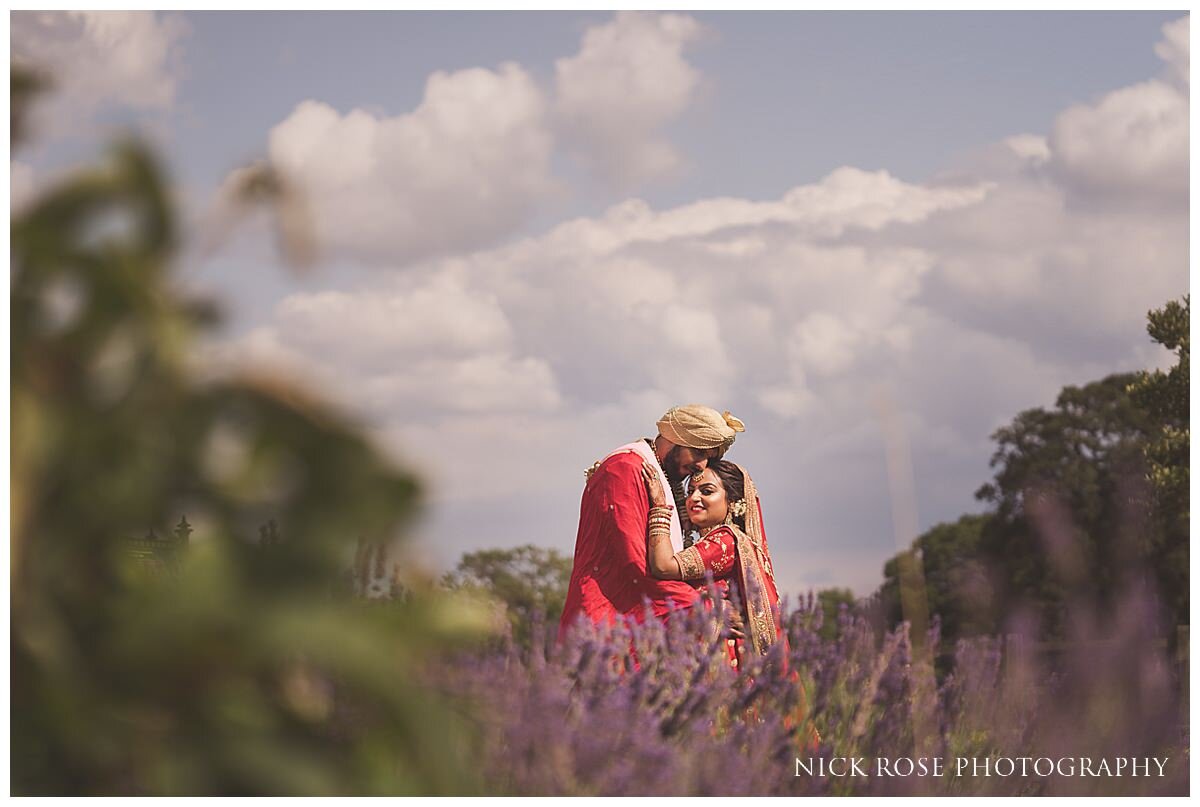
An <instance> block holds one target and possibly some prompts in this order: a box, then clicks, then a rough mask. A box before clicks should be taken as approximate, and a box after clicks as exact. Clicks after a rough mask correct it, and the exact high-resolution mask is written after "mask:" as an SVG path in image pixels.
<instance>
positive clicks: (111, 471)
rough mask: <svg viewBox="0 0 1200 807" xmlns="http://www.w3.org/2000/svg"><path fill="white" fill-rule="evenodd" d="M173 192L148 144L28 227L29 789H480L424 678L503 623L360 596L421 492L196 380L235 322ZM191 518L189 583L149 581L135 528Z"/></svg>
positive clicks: (243, 393)
mask: <svg viewBox="0 0 1200 807" xmlns="http://www.w3.org/2000/svg"><path fill="white" fill-rule="evenodd" d="M22 86H23V85H20V84H19V82H18V81H17V80H14V86H13V102H14V106H17V105H19V103H20V101H21V100H22V98H23V97H24V96H22V94H21V92H20V91H19V90H21V88H22ZM21 115H22V113H21V111H20V110H17V111H14V118H13V120H14V122H15V121H17V120H18V119H20V118H21ZM14 126H15V124H14ZM170 196H171V193H170V189H169V188H168V187H167V186H166V185H165V184H164V182H163V179H162V171H161V169H160V168H159V167H158V165H157V164H156V163H155V161H154V159H153V158H152V157H151V156H150V155H149V154H148V153H147V152H146V150H145V149H143V148H141V147H139V146H137V145H134V144H126V145H123V146H121V147H119V148H117V149H116V150H115V151H114V152H113V153H112V154H111V156H110V158H109V159H108V160H107V161H106V162H105V163H104V164H103V165H101V166H98V167H96V168H92V169H88V170H84V171H81V172H80V173H79V174H77V175H76V176H73V177H71V178H68V179H67V180H66V181H64V182H63V183H62V184H60V185H58V186H57V187H55V188H53V189H51V190H50V191H48V192H47V193H46V194H45V195H43V196H42V197H41V198H40V199H38V200H36V201H35V202H34V203H33V204H32V205H31V206H30V207H29V208H28V209H27V210H26V212H24V213H23V214H22V215H21V216H20V217H19V218H17V219H14V221H13V222H12V231H11V233H12V242H11V243H12V252H11V256H12V280H11V294H12V305H11V315H12V323H11V338H12V353H11V382H12V387H11V410H12V431H11V435H12V454H11V462H12V481H11V501H12V507H11V518H12V533H11V570H12V572H11V584H12V592H11V608H12V610H11V654H12V655H11V690H10V694H11V702H12V712H11V741H12V749H13V751H12V758H11V764H12V769H11V770H12V773H11V777H12V778H11V788H12V791H13V792H14V793H16V794H165V795H182V794H187V795H203V794H308V795H319V794H394V793H448V792H460V793H461V792H472V791H473V790H474V789H475V787H476V784H475V783H474V782H473V780H472V778H471V775H470V771H471V767H470V765H469V764H465V763H464V761H463V760H460V759H458V758H457V756H456V754H457V750H456V749H458V748H460V747H461V746H460V744H459V742H458V740H457V738H458V736H459V732H458V726H457V724H456V720H455V718H454V716H453V715H452V714H451V713H450V712H448V711H447V710H446V709H445V708H443V706H442V705H441V704H440V703H439V702H438V701H437V700H435V699H433V698H431V697H430V695H429V694H428V692H427V691H426V690H425V689H424V688H423V687H421V686H420V684H419V683H418V681H419V672H420V668H421V662H422V660H423V659H425V658H428V657H429V656H430V654H432V653H434V652H435V651H437V650H438V649H439V648H442V647H444V646H446V644H447V642H448V641H449V640H450V639H451V638H452V637H454V636H459V635H465V634H469V633H470V632H471V631H474V630H475V629H476V628H477V627H478V625H479V615H478V614H477V613H476V612H474V611H464V610H461V609H458V608H457V607H455V606H453V605H450V604H447V603H445V602H443V601H442V600H441V599H435V598H432V597H430V596H423V597H413V598H411V600H410V601H409V602H407V603H406V604H404V605H403V607H401V606H396V607H389V608H373V607H370V606H369V605H365V604H359V603H356V602H355V601H353V600H350V599H345V598H342V599H339V598H338V597H336V596H335V592H336V591H337V586H338V581H339V575H340V573H341V572H342V570H343V569H344V568H345V567H346V565H347V564H348V563H349V560H350V556H351V555H352V554H353V549H354V547H353V544H352V542H353V541H354V539H355V537H356V536H358V535H367V536H371V537H372V538H373V539H374V540H384V539H387V538H389V537H391V536H392V535H393V534H396V533H397V531H398V530H402V528H403V527H404V526H405V525H406V524H407V523H408V522H409V521H410V520H411V518H412V516H413V514H414V513H415V512H416V509H417V505H418V500H419V492H420V488H419V486H418V484H417V481H416V480H415V479H414V478H413V477H412V476H411V475H409V474H407V473H404V472H402V471H399V470H397V469H395V468H394V467H392V466H391V465H390V464H389V463H388V462H386V461H385V460H384V459H383V458H381V457H380V456H379V455H378V454H377V453H376V452H375V451H374V450H372V448H371V447H370V446H369V445H368V444H367V443H366V442H365V441H364V440H363V438H362V437H360V436H359V434H358V432H357V431H356V429H355V428H354V427H353V426H352V425H351V424H349V423H347V422H345V421H342V420H340V419H339V418H338V417H337V416H335V415H333V414H332V413H331V411H330V410H329V409H327V408H325V407H323V406H322V405H320V404H319V403H318V402H316V401H314V400H312V399H310V398H308V397H307V396H305V395H304V394H302V393H301V392H300V391H298V390H296V389H294V388H291V387H289V386H286V385H283V384H280V383H279V382H277V381H267V380H264V379H257V378H244V379H241V380H237V381H223V382H215V383H208V384H199V383H196V382H194V381H192V380H191V378H190V377H189V371H188V365H187V363H186V359H187V356H188V349H189V346H190V344H191V338H192V336H193V334H194V333H195V332H196V331H197V329H198V328H200V327H203V325H204V324H205V323H206V322H208V321H211V316H210V315H211V308H209V307H205V306H198V305H196V304H193V303H189V302H185V301H183V300H181V299H179V298H178V296H177V294H176V293H175V292H174V291H173V289H172V287H171V285H170V280H169V271H170V268H171V263H172V261H173V259H174V258H175V255H176V253H177V249H178V246H179V242H180V237H179V231H178V227H177V221H176V216H175V214H174V211H173V210H172V207H171V205H170V203H169V199H170ZM184 512H186V513H187V515H188V518H189V519H191V520H192V522H194V523H195V525H196V537H195V538H192V539H190V541H189V546H188V550H187V557H186V560H185V562H183V563H182V565H181V567H180V569H179V570H178V574H175V575H171V576H168V577H163V576H154V575H145V574H139V573H138V571H137V569H136V568H134V567H133V566H132V565H131V564H130V563H129V562H128V553H127V552H126V549H127V544H128V537H129V536H136V535H141V534H143V533H144V532H145V530H146V528H147V526H148V525H167V524H170V523H172V522H173V521H174V519H176V518H178V517H179V515H180V514H181V513H184ZM268 516H269V517H271V518H274V519H277V520H278V522H279V524H280V528H281V532H282V533H283V534H284V535H285V536H286V543H285V545H284V546H285V547H286V551H275V552H269V553H267V552H263V551H261V550H260V549H259V547H258V546H257V545H256V543H255V540H254V539H255V528H256V526H257V525H258V524H261V523H262V522H263V521H264V520H265V518H267V517H268ZM186 526H187V528H188V529H190V526H191V525H190V524H188V525H186ZM184 527H185V524H184V523H182V522H181V524H180V529H181V530H183V529H184ZM281 548H282V547H281Z"/></svg>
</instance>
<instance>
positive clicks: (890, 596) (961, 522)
mask: <svg viewBox="0 0 1200 807" xmlns="http://www.w3.org/2000/svg"><path fill="white" fill-rule="evenodd" d="M987 521H988V516H983V515H965V516H962V517H961V518H959V519H958V520H957V521H954V522H948V523H942V524H937V525H934V526H933V527H931V528H930V529H929V530H927V531H925V532H924V533H922V534H921V535H919V536H918V537H917V538H916V540H914V541H913V543H912V546H911V547H910V548H909V549H906V550H905V551H904V552H901V553H899V554H897V555H895V556H894V557H892V558H891V559H890V560H888V561H887V563H885V564H884V567H883V576H884V581H883V585H882V586H881V587H880V589H879V592H878V595H877V596H878V600H879V607H881V609H882V611H883V615H884V619H885V621H886V624H887V625H889V626H890V625H895V624H897V623H898V622H900V621H901V620H903V619H904V614H903V610H902V608H901V601H900V587H901V574H900V571H901V567H900V564H901V563H902V562H904V561H905V560H908V561H909V562H911V563H914V564H919V565H920V568H921V570H922V572H923V578H924V581H925V593H926V596H927V598H928V603H929V614H930V616H933V615H937V616H939V617H940V618H941V625H942V634H943V635H944V636H946V637H948V638H952V639H956V638H959V637H962V636H970V635H977V634H981V633H985V632H987V631H989V630H991V629H992V627H993V625H994V623H995V615H994V612H993V608H994V595H993V586H994V583H993V582H992V580H991V579H990V578H989V576H988V574H987V570H986V568H985V567H984V564H983V563H982V562H981V560H980V558H979V549H980V537H981V535H982V531H983V528H984V525H985V524H986V523H987Z"/></svg>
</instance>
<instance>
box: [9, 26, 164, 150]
mask: <svg viewBox="0 0 1200 807" xmlns="http://www.w3.org/2000/svg"><path fill="white" fill-rule="evenodd" d="M10 21H11V32H10V37H11V46H12V58H13V62H14V63H16V64H20V65H23V66H27V67H30V68H34V69H37V70H41V71H46V72H48V73H49V74H50V77H51V79H52V81H53V92H52V94H51V95H50V97H49V99H48V100H47V101H45V102H43V104H42V105H39V106H35V108H34V109H35V113H37V114H39V115H43V116H44V118H43V119H42V120H40V121H39V120H36V119H35V125H40V126H42V127H48V128H49V129H50V130H51V131H52V132H53V133H55V134H62V133H64V132H66V131H67V130H68V128H69V127H73V126H79V125H80V124H81V123H82V122H84V121H86V120H87V119H88V117H90V116H91V115H92V114H94V113H96V112H97V111H98V110H99V109H101V108H102V107H105V106H108V105H115V106H122V107H128V108H133V109H142V110H145V109H162V108H165V107H168V106H170V105H171V104H172V102H173V101H174V99H175V93H176V89H177V84H178V74H179V58H180V43H181V41H182V39H183V37H184V36H185V35H186V33H187V28H186V26H185V24H184V22H183V20H182V19H181V18H180V17H178V16H175V15H169V14H156V13H154V12H149V11H13V12H12V13H11V15H10ZM47 107H48V108H47Z"/></svg>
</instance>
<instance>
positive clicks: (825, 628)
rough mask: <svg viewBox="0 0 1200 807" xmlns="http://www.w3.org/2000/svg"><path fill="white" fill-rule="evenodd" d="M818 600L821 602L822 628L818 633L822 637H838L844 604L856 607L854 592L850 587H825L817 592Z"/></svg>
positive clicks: (848, 606)
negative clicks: (839, 616)
mask: <svg viewBox="0 0 1200 807" xmlns="http://www.w3.org/2000/svg"><path fill="white" fill-rule="evenodd" d="M817 602H818V603H820V604H821V630H820V631H818V634H819V635H820V637H821V638H822V639H835V638H837V635H838V614H839V613H840V612H841V610H842V606H843V605H844V606H846V607H847V608H853V607H854V605H855V602H856V599H855V597H854V592H853V591H851V590H850V589H848V588H823V589H821V590H820V591H818V592H817Z"/></svg>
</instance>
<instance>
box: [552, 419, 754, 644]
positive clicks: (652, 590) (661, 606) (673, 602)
mask: <svg viewBox="0 0 1200 807" xmlns="http://www.w3.org/2000/svg"><path fill="white" fill-rule="evenodd" d="M740 431H745V427H744V426H743V425H742V422H741V421H740V420H738V419H737V418H735V417H733V416H732V415H730V414H729V413H728V412H726V413H725V414H724V415H722V414H721V413H720V412H718V411H717V410H715V409H711V408H709V407H707V406H701V405H699V404H690V405H688V406H676V407H672V408H671V409H668V410H667V413H666V414H665V415H663V416H662V418H661V419H660V420H659V421H658V436H657V437H656V438H654V440H650V439H645V440H637V441H635V442H632V443H630V444H628V445H624V446H621V447H620V448H618V449H616V450H615V451H613V452H612V453H611V454H609V455H608V456H607V457H605V458H604V460H602V461H600V462H597V463H596V464H595V465H594V466H592V468H591V469H590V470H589V471H588V472H587V477H588V481H587V485H586V487H584V489H583V501H582V502H581V503H580V506H579V533H578V534H577V535H576V537H575V563H574V566H573V567H572V569H571V582H570V585H569V586H568V588H567V602H566V606H565V607H564V608H563V614H562V619H561V620H560V621H559V625H558V636H559V639H560V640H561V639H563V638H564V637H565V636H566V634H567V632H568V631H569V630H570V628H571V627H572V626H574V625H575V624H576V623H578V622H582V621H583V620H584V618H585V617H586V619H587V620H588V621H590V622H593V623H600V622H608V621H611V620H613V619H615V618H617V617H619V616H632V617H633V618H635V619H636V620H637V621H639V622H640V621H642V620H643V619H644V618H645V605H646V601H649V606H650V609H651V611H652V612H653V613H654V615H655V616H657V617H659V618H662V617H665V616H666V614H667V612H668V611H669V610H670V608H671V607H672V606H673V607H674V608H676V609H678V608H688V607H690V606H691V605H692V604H693V603H694V602H695V601H696V599H697V598H698V597H699V590H698V589H697V588H695V587H694V586H692V585H691V584H689V583H685V582H683V581H681V580H657V579H655V578H653V577H650V576H649V575H648V574H647V573H646V532H647V526H648V523H647V522H648V518H649V512H650V503H649V498H648V497H647V494H646V485H645V483H644V482H643V480H642V475H641V469H642V467H643V465H644V464H646V463H649V464H650V465H651V466H652V467H653V468H656V469H657V470H658V473H659V481H660V482H661V483H662V486H663V489H664V490H671V491H674V492H676V501H677V502H678V501H679V500H680V499H679V497H680V496H682V490H683V488H682V484H683V480H684V479H686V478H688V477H689V476H691V475H692V474H696V473H699V472H700V471H703V470H704V469H705V468H706V467H708V463H709V461H710V460H717V459H720V458H721V457H722V456H723V455H724V454H725V452H726V451H727V450H728V449H729V447H730V446H731V445H733V440H734V437H735V436H736V434H737V432H740ZM671 544H672V545H673V546H674V548H675V551H676V552H679V551H681V550H682V549H683V530H682V528H681V527H680V523H679V512H678V508H676V509H675V510H674V511H673V512H672V514H671Z"/></svg>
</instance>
